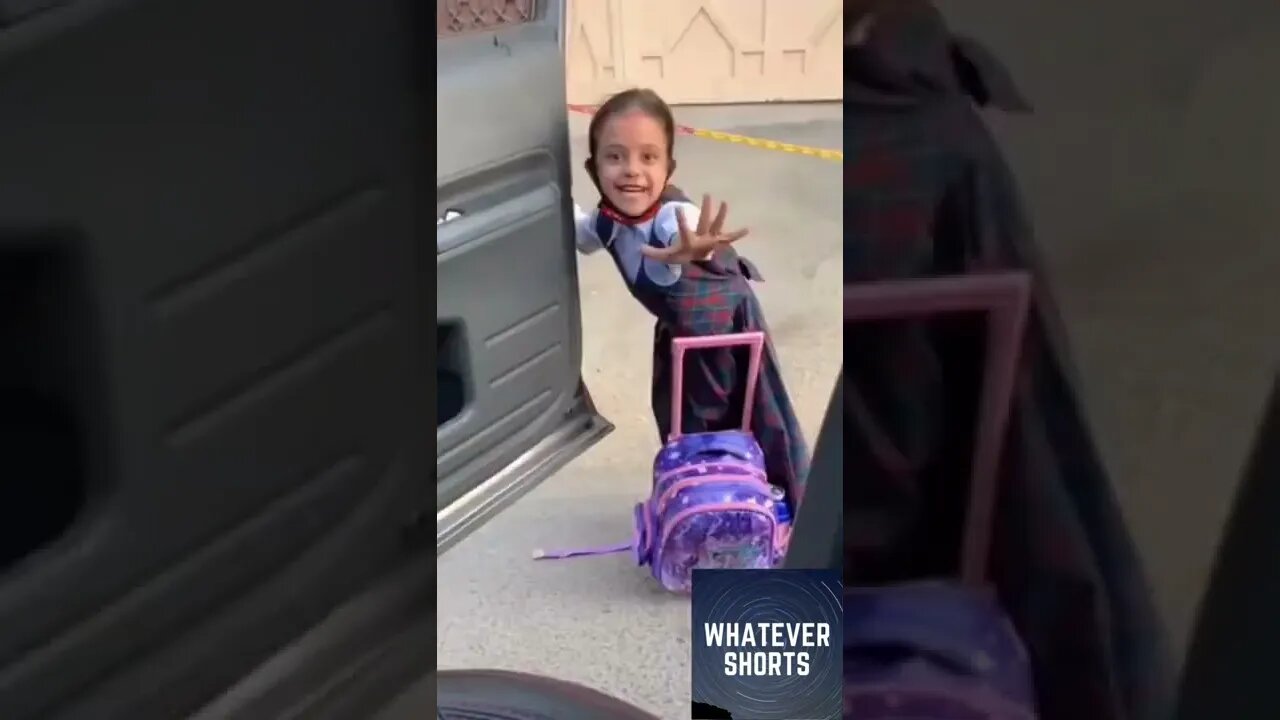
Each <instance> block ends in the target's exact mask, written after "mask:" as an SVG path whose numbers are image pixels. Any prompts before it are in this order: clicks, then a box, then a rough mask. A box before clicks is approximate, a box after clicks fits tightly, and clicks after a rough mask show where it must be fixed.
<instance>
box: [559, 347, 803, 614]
mask: <svg viewBox="0 0 1280 720" xmlns="http://www.w3.org/2000/svg"><path fill="white" fill-rule="evenodd" d="M764 340H765V338H764V333H761V332H748V333H738V334H733V335H712V336H705V337H684V338H675V339H674V340H673V341H672V350H671V352H672V355H673V359H674V361H675V362H674V368H675V371H674V372H673V373H672V374H673V376H674V380H673V382H672V387H671V400H672V402H671V428H672V430H671V437H670V438H669V439H668V440H667V443H666V445H664V446H663V447H662V449H661V450H660V451H658V455H657V457H656V458H655V459H654V461H653V489H652V491H651V492H650V494H649V499H647V500H645V501H644V502H641V503H638V504H637V505H636V507H635V512H634V523H635V527H634V534H633V536H632V539H631V542H628V543H625V544H621V545H614V546H610V547H604V548H587V549H582V550H567V551H559V552H541V551H540V552H537V553H535V554H534V558H535V559H557V558H568V557H578V556H585V555H603V554H608V553H616V552H625V551H627V550H630V551H632V552H633V553H634V555H635V559H636V563H637V564H638V565H641V566H644V565H648V566H649V568H650V571H651V572H652V573H653V576H654V578H656V579H657V580H658V582H660V583H661V584H662V586H663V587H665V588H667V589H668V590H671V591H673V592H688V591H689V589H690V587H691V585H692V583H693V571H694V570H695V569H698V568H727V569H765V568H773V567H777V566H778V565H779V564H780V563H781V562H782V558H783V555H784V554H785V553H786V547H787V540H788V539H789V537H790V531H791V512H790V508H789V507H788V505H787V501H786V493H785V492H784V491H783V490H782V489H781V488H778V487H775V486H773V485H771V484H769V478H768V475H767V474H766V473H765V468H764V452H763V451H762V450H761V449H760V445H759V444H758V443H757V442H756V440H755V437H753V436H752V434H751V432H750V427H751V409H752V407H753V401H754V398H755V392H756V386H757V384H758V381H759V378H760V364H761V361H762V358H763V355H764ZM740 345H746V346H748V347H750V349H751V361H750V365H749V366H748V369H747V388H746V393H745V395H746V407H745V409H744V410H743V413H742V428H741V429H739V430H725V431H721V432H709V433H697V434H693V435H684V434H682V433H681V432H680V427H681V419H682V409H681V408H682V405H683V403H682V402H681V400H682V398H683V376H684V373H683V372H682V371H681V370H682V368H683V366H684V356H685V353H686V352H687V351H689V350H700V349H708V348H728V347H735V346H740Z"/></svg>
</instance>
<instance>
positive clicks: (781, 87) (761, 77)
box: [566, 0, 843, 105]
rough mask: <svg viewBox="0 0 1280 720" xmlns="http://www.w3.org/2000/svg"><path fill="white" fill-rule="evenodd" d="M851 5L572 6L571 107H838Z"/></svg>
mask: <svg viewBox="0 0 1280 720" xmlns="http://www.w3.org/2000/svg"><path fill="white" fill-rule="evenodd" d="M842 8H843V4H842V0H570V1H569V14H568V20H567V23H568V24H567V28H568V37H567V45H566V52H567V54H568V57H567V62H568V75H569V80H568V83H569V85H568V94H569V102H571V103H578V104H584V105H590V104H596V103H599V102H600V101H601V100H602V99H603V98H605V97H607V96H608V95H609V94H611V93H614V92H617V91H619V90H623V89H625V88H628V87H637V86H639V87H648V88H652V89H654V90H656V91H658V93H660V94H661V95H662V96H663V97H664V98H666V100H667V101H668V102H670V103H678V104H694V103H754V102H775V101H805V100H838V99H840V97H841V94H842V77H841V76H842V73H843V42H842V38H841V29H842V25H843V20H842Z"/></svg>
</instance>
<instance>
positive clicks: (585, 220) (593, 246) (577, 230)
mask: <svg viewBox="0 0 1280 720" xmlns="http://www.w3.org/2000/svg"><path fill="white" fill-rule="evenodd" d="M595 219H596V218H595V213H594V212H587V211H586V210H583V209H582V208H581V207H580V206H579V205H578V203H574V204H573V229H574V231H573V234H574V241H575V243H576V244H577V246H578V252H580V253H582V254H583V255H590V254H591V253H593V252H595V251H597V250H600V249H603V248H604V243H603V242H601V240H600V237H599V236H598V235H596V229H595Z"/></svg>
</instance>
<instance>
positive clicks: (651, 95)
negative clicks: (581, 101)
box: [587, 88, 676, 162]
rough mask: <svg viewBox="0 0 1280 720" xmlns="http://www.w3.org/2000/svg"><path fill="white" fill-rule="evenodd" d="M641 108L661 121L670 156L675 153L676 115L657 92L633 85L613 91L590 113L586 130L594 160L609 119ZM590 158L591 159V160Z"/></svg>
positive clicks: (669, 158)
mask: <svg viewBox="0 0 1280 720" xmlns="http://www.w3.org/2000/svg"><path fill="white" fill-rule="evenodd" d="M633 111H638V112H642V113H644V114H645V115H648V116H649V117H651V118H653V119H654V120H657V121H658V122H659V123H662V130H663V132H664V133H665V134H666V136H667V159H668V160H673V159H674V157H675V141H676V119H675V116H673V115H672V114H671V107H670V106H668V105H667V103H666V101H665V100H663V99H662V98H661V97H660V96H659V95H658V93H656V92H654V91H652V90H649V89H646V88H632V89H630V90H623V91H622V92H620V93H618V94H617V95H614V96H613V97H611V98H609V99H608V100H605V101H604V104H603V105H601V106H600V108H599V109H598V110H596V114H595V115H593V116H592V117H591V126H590V127H589V128H588V130H587V149H588V150H589V153H588V155H589V157H590V158H591V160H594V159H595V156H596V147H597V145H598V143H599V137H598V135H599V134H600V128H602V127H604V124H605V123H607V122H609V119H610V118H612V117H613V116H614V115H621V114H622V113H626V112H633ZM591 160H589V161H588V162H590V161H591Z"/></svg>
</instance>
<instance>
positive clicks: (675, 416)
mask: <svg viewBox="0 0 1280 720" xmlns="http://www.w3.org/2000/svg"><path fill="white" fill-rule="evenodd" d="M740 345H748V346H750V347H751V363H750V364H749V365H748V366H747V393H746V397H745V400H744V402H745V407H743V408H742V429H743V430H744V431H745V432H750V431H751V410H752V408H754V407H755V399H756V386H758V385H759V384H760V363H761V361H762V360H763V358H764V333H763V332H760V331H755V332H744V333H733V334H729V335H698V336H694V337H678V338H674V339H672V341H671V359H672V364H673V366H674V367H673V369H672V378H671V436H670V438H668V439H669V440H675V439H676V438H678V437H680V435H681V432H680V427H681V425H680V422H681V420H683V419H684V411H683V408H684V402H682V401H683V399H684V354H685V352H687V351H689V350H706V349H709V348H729V347H738V346H740Z"/></svg>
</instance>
